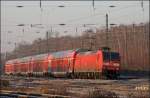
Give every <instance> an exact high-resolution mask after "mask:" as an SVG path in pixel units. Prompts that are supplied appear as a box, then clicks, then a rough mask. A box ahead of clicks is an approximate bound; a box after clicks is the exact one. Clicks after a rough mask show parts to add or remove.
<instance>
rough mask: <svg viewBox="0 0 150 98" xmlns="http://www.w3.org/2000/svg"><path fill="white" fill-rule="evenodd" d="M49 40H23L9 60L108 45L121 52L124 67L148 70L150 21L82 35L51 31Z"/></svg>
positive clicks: (7, 56)
mask: <svg viewBox="0 0 150 98" xmlns="http://www.w3.org/2000/svg"><path fill="white" fill-rule="evenodd" d="M48 34H49V35H48V37H46V38H45V39H36V40H34V41H33V42H32V44H28V43H20V44H19V45H17V47H16V48H15V49H14V50H13V51H12V52H9V53H7V55H6V59H3V61H5V60H9V59H15V58H20V57H25V56H30V55H36V54H42V53H47V52H55V51H60V50H69V49H76V48H86V49H91V50H97V49H99V48H101V47H105V46H108V47H110V48H111V50H112V51H116V52H119V53H120V55H121V65H122V68H123V69H129V70H148V68H149V66H150V64H149V60H150V57H149V54H150V49H149V47H150V42H149V22H148V23H144V24H143V23H141V24H131V25H119V26H112V27H110V28H109V30H108V32H106V30H105V29H100V28H97V29H96V32H94V31H93V30H92V29H89V30H86V31H84V32H83V33H82V35H81V36H74V37H73V36H69V35H68V36H58V33H57V36H52V35H53V34H52V32H48Z"/></svg>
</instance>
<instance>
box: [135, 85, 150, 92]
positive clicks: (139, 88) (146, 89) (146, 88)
mask: <svg viewBox="0 0 150 98" xmlns="http://www.w3.org/2000/svg"><path fill="white" fill-rule="evenodd" d="M135 90H143V91H148V90H149V87H148V86H146V85H145V86H137V87H135Z"/></svg>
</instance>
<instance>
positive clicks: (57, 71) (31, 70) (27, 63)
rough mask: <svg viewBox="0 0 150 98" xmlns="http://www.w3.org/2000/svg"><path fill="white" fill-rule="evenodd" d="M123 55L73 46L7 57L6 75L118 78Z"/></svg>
mask: <svg viewBox="0 0 150 98" xmlns="http://www.w3.org/2000/svg"><path fill="white" fill-rule="evenodd" d="M119 73H120V55H119V53H117V52H111V51H104V50H103V49H99V50H96V51H89V50H87V49H74V50H66V51H59V52H52V53H45V54H40V55H33V56H27V57H23V58H17V59H13V60H8V61H7V62H6V64H5V74H6V75H21V76H41V77H44V76H48V77H67V78H86V79H91V78H93V79H97V78H103V77H106V78H111V79H114V78H115V79H116V78H118V76H119Z"/></svg>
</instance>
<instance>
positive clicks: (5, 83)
mask: <svg viewBox="0 0 150 98" xmlns="http://www.w3.org/2000/svg"><path fill="white" fill-rule="evenodd" d="M0 86H1V87H8V86H9V80H0Z"/></svg>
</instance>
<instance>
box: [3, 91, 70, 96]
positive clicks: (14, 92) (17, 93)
mask: <svg viewBox="0 0 150 98" xmlns="http://www.w3.org/2000/svg"><path fill="white" fill-rule="evenodd" d="M0 98H71V97H70V96H63V95H52V94H36V93H23V92H18V91H6V90H1V93H0Z"/></svg>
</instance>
